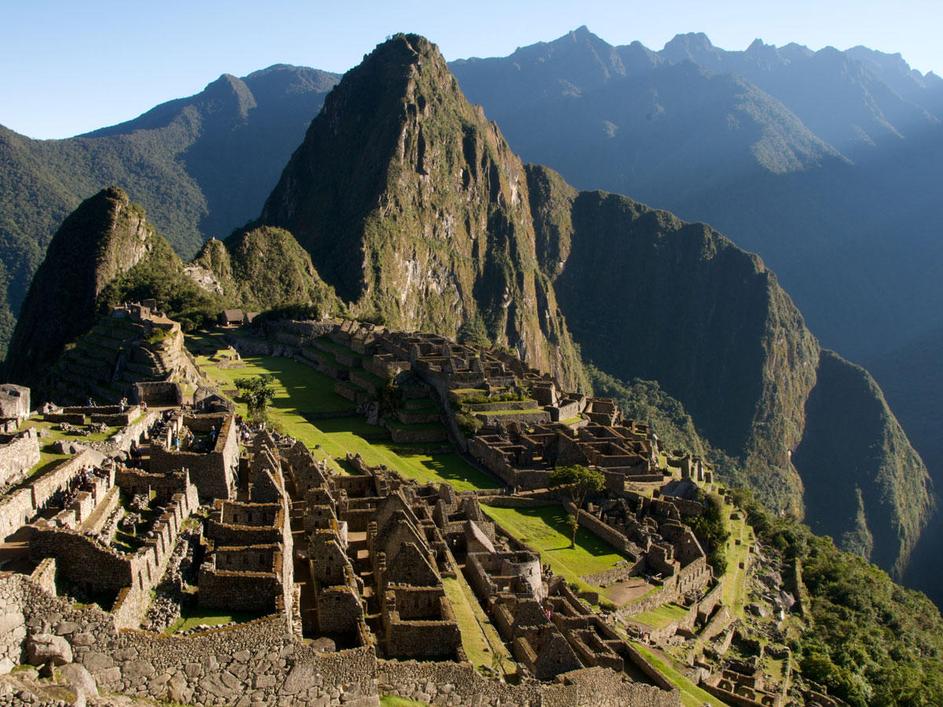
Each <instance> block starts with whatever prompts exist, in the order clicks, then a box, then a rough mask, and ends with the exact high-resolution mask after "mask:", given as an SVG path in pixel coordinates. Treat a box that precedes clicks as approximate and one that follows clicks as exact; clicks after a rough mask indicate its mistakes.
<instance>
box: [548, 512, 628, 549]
mask: <svg viewBox="0 0 943 707" xmlns="http://www.w3.org/2000/svg"><path fill="white" fill-rule="evenodd" d="M565 507H566V511H567V513H570V514H573V513H574V512H575V511H576V506H575V505H573V503H569V502H568V503H566V504H565ZM577 519H578V520H579V524H580V525H581V526H583V527H584V528H586V529H587V530H588V531H590V532H591V533H592V534H593V535H595V536H596V537H598V538H599V539H601V540H603V541H605V542H607V543H609V544H610V545H612V547H614V548H615V549H616V550H618V551H619V552H621V553H622V554H625V555H628V556H629V557H634V552H633V550H632V543H631V542H630V541H629V539H628V538H627V537H625V536H624V535H623V534H622V533H620V532H619V531H618V530H616V529H615V528H613V527H612V526H611V525H609V524H608V523H604V522H603V521H601V520H600V519H599V518H597V517H596V516H594V515H593V514H592V513H588V512H587V511H584V510H582V509H580V512H579V515H578V516H577Z"/></svg>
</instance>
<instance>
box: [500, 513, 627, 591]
mask: <svg viewBox="0 0 943 707" xmlns="http://www.w3.org/2000/svg"><path fill="white" fill-rule="evenodd" d="M481 508H482V510H483V511H484V512H485V513H486V514H487V515H488V516H489V517H491V518H492V519H493V520H495V521H496V522H497V523H498V524H499V525H500V526H501V527H502V528H504V529H505V530H506V531H507V532H508V533H510V534H511V535H513V536H514V537H515V538H517V539H518V540H520V541H521V542H524V543H526V544H527V545H529V546H530V547H531V548H533V549H534V550H536V551H537V552H539V553H540V558H541V561H542V562H544V563H546V564H549V565H550V568H551V569H552V570H553V571H554V573H555V574H558V575H560V576H561V577H563V578H564V579H566V581H567V582H573V583H575V584H577V585H578V586H579V587H580V588H581V589H583V590H590V591H599V592H602V591H603V590H602V589H601V588H600V587H595V586H593V585H591V584H589V583H587V582H586V581H584V580H583V577H584V576H586V575H592V574H597V573H599V572H605V571H606V570H608V569H611V568H612V567H613V566H615V565H616V564H617V563H618V562H620V561H622V560H624V559H625V558H624V557H623V556H622V555H620V554H619V553H618V552H616V550H615V549H614V548H613V547H612V546H611V545H608V544H607V543H605V542H603V541H602V540H601V539H600V538H598V537H597V536H595V535H593V534H592V533H591V532H589V531H588V530H586V529H585V528H580V529H579V531H578V532H577V534H576V547H573V548H571V547H570V530H569V525H568V524H567V513H566V511H565V510H564V509H563V507H562V506H558V505H553V506H540V507H537V508H497V507H494V506H487V505H482V507H481Z"/></svg>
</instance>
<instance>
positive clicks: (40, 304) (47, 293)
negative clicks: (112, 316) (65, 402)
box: [5, 187, 169, 381]
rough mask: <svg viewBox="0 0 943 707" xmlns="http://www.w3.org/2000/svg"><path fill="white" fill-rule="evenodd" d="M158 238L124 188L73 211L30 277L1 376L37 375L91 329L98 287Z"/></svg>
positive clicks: (24, 377) (109, 190) (110, 189)
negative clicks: (32, 276)
mask: <svg viewBox="0 0 943 707" xmlns="http://www.w3.org/2000/svg"><path fill="white" fill-rule="evenodd" d="M159 238H160V236H158V235H157V232H156V231H155V230H154V229H153V228H152V227H151V226H150V224H148V223H147V220H146V218H145V214H144V210H143V209H142V208H140V207H138V206H136V205H135V204H132V203H131V200H130V199H129V197H128V195H127V194H126V193H125V192H124V190H123V189H120V188H118V187H108V188H106V189H102V190H101V191H100V192H98V193H97V194H95V195H94V196H91V197H89V198H88V199H86V200H85V201H83V202H82V203H81V204H79V206H78V208H77V209H76V210H75V211H73V212H72V214H70V215H69V217H68V218H67V219H66V220H65V221H64V222H63V224H62V226H61V227H60V228H59V230H58V231H57V232H56V235H55V236H53V239H52V242H51V243H50V244H49V249H48V250H47V252H46V258H45V260H43V263H42V265H40V267H39V270H38V271H37V273H36V277H34V278H33V282H32V284H31V285H30V288H29V292H28V294H27V296H26V301H25V302H24V304H23V309H22V311H21V313H20V318H19V321H18V322H17V325H16V329H15V330H14V333H13V339H12V341H11V343H10V349H9V354H8V356H7V361H6V367H5V368H6V370H5V372H6V374H7V375H8V376H10V377H15V378H17V379H18V380H25V381H32V380H33V379H34V378H35V377H36V376H38V375H42V374H43V373H44V372H45V371H46V369H47V368H48V366H49V365H51V364H52V362H53V361H55V360H56V358H58V356H59V354H60V353H61V352H62V350H63V347H64V346H65V344H66V343H67V342H69V341H71V340H73V339H74V338H75V337H76V336H78V335H79V334H81V333H83V332H84V331H87V330H88V328H89V327H90V326H91V323H92V322H93V321H94V318H95V314H96V307H97V303H98V298H99V295H101V293H102V291H103V290H104V289H105V287H107V286H108V284H109V283H110V282H111V281H113V280H114V279H115V278H117V277H118V276H119V275H121V274H122V273H125V272H127V271H128V270H130V269H131V268H132V267H134V265H136V264H137V263H138V262H139V261H140V260H141V259H142V258H144V257H145V256H146V255H147V254H148V253H149V252H150V251H151V250H152V248H153V247H154V243H155V241H156V240H157V239H159ZM168 250H169V248H168Z"/></svg>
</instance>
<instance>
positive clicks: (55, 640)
mask: <svg viewBox="0 0 943 707" xmlns="http://www.w3.org/2000/svg"><path fill="white" fill-rule="evenodd" d="M26 660H27V662H28V663H29V664H30V665H43V664H45V663H49V662H51V663H52V664H53V665H65V664H66V663H71V662H72V646H70V645H69V642H68V641H67V640H65V639H64V638H62V636H54V635H52V634H51V633H37V634H32V635H30V636H29V637H28V638H27V639H26Z"/></svg>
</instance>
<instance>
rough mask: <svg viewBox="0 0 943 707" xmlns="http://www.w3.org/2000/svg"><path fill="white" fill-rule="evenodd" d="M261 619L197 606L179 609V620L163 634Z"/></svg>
mask: <svg viewBox="0 0 943 707" xmlns="http://www.w3.org/2000/svg"><path fill="white" fill-rule="evenodd" d="M260 617H261V614H254V613H244V612H239V611H234V612H232V613H230V614H226V613H223V610H222V609H202V608H200V607H198V606H184V607H181V611H180V618H179V619H177V621H175V622H174V623H173V624H171V625H170V626H168V627H167V629H166V630H165V633H179V632H181V631H189V630H190V629H191V628H196V627H197V626H200V625H201V624H202V625H206V626H222V625H223V624H228V623H231V622H233V621H235V622H236V623H245V622H246V621H253V620H254V619H258V618H260Z"/></svg>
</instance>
